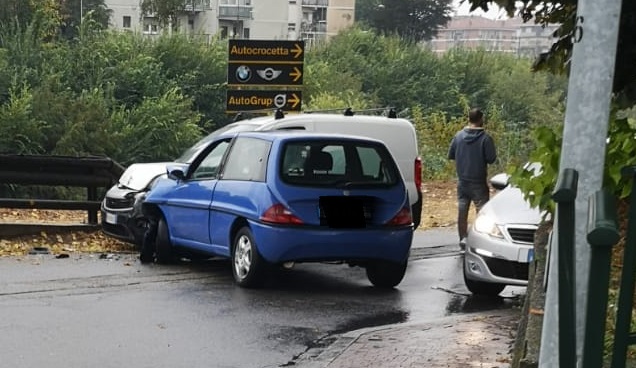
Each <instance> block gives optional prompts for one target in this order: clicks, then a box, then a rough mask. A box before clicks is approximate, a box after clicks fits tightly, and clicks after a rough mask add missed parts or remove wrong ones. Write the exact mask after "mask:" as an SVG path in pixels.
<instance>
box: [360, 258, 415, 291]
mask: <svg viewBox="0 0 636 368" xmlns="http://www.w3.org/2000/svg"><path fill="white" fill-rule="evenodd" d="M406 266H407V262H403V263H396V262H389V261H373V262H372V263H370V264H368V265H367V267H366V269H367V278H368V279H369V281H371V283H372V284H373V286H375V287H378V288H387V289H389V288H393V287H395V286H397V285H398V284H399V283H400V282H402V279H403V278H404V274H405V273H406Z"/></svg>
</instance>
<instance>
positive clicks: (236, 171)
mask: <svg viewBox="0 0 636 368" xmlns="http://www.w3.org/2000/svg"><path fill="white" fill-rule="evenodd" d="M270 147H271V143H270V142H269V141H265V140H262V139H256V138H246V137H239V138H237V139H236V141H235V142H234V144H233V145H232V149H231V150H230V152H229V153H228V158H227V161H226V163H225V166H224V168H223V179H224V180H247V181H265V173H266V169H267V158H268V156H269V149H270Z"/></svg>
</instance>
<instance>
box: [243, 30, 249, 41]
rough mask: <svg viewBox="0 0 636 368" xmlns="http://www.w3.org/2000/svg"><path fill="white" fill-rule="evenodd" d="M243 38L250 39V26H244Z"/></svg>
mask: <svg viewBox="0 0 636 368" xmlns="http://www.w3.org/2000/svg"><path fill="white" fill-rule="evenodd" d="M243 38H244V39H246V40H249V39H250V29H249V28H243Z"/></svg>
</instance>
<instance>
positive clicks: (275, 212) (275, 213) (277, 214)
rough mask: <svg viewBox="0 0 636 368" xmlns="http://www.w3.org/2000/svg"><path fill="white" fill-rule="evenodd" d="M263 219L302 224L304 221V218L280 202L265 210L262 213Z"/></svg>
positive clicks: (288, 223) (264, 220)
mask: <svg viewBox="0 0 636 368" xmlns="http://www.w3.org/2000/svg"><path fill="white" fill-rule="evenodd" d="M261 221H263V222H269V223H271V224H282V225H302V223H303V220H301V219H300V218H299V217H298V216H296V215H294V214H293V213H292V212H291V211H290V210H288V209H287V208H285V206H283V205H282V204H280V203H277V204H275V205H273V206H271V207H270V208H268V209H267V210H265V212H263V215H261Z"/></svg>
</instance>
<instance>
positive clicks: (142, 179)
mask: <svg viewBox="0 0 636 368" xmlns="http://www.w3.org/2000/svg"><path fill="white" fill-rule="evenodd" d="M170 164H172V162H152V163H144V164H132V165H130V166H128V168H127V169H126V171H124V173H123V174H121V177H120V178H119V184H120V185H123V186H125V187H127V188H130V189H133V190H143V189H145V188H146V187H147V186H148V185H149V184H150V183H151V182H152V181H153V180H154V179H155V178H156V177H157V176H160V175H162V174H166V173H167V170H166V166H167V165H170Z"/></svg>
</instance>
